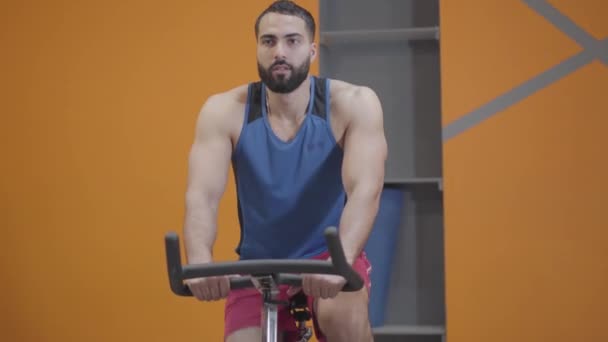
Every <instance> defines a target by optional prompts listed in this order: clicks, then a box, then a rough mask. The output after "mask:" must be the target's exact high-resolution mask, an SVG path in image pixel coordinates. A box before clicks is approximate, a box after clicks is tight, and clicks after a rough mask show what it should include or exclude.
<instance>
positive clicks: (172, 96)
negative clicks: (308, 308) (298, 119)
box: [0, 0, 318, 342]
mask: <svg viewBox="0 0 608 342" xmlns="http://www.w3.org/2000/svg"><path fill="white" fill-rule="evenodd" d="M269 3H270V0H265V1H255V2H254V1H239V2H222V1H213V2H208V1H178V2H175V3H171V4H169V3H168V2H161V1H128V2H125V1H115V0H113V1H104V2H92V1H88V2H83V1H59V2H57V1H55V2H49V1H40V0H32V1H23V2H17V1H12V2H10V3H8V4H5V5H4V6H3V9H2V11H1V12H0V43H1V46H2V54H0V59H1V60H0V61H1V63H0V65H1V66H0V68H2V70H1V71H2V81H0V82H1V83H0V84H1V88H0V96H1V101H0V106H1V108H2V126H1V127H2V134H1V135H0V152H1V155H2V177H1V178H0V189H1V194H2V205H1V206H0V208H1V212H0V214H1V215H0V217H1V223H0V225H1V226H2V248H0V253H1V254H0V260H1V261H0V262H1V263H2V270H3V271H2V276H1V281H0V286H1V288H0V302H1V303H2V315H3V318H2V319H0V340H2V341H37V342H38V341H45V342H46V341H89V342H94V341H104V342H107V341H149V342H152V341H169V340H171V341H177V340H180V341H219V340H221V336H222V332H223V302H216V303H212V304H201V303H198V302H196V301H195V300H193V299H191V298H187V299H185V298H180V297H177V296H174V295H173V294H172V293H171V292H170V290H169V287H168V281H167V276H166V269H165V260H164V257H165V256H164V244H163V237H164V234H165V233H166V232H167V231H169V230H175V231H178V232H180V233H181V226H182V218H183V208H184V203H183V200H184V190H185V180H186V169H187V153H188V149H189V147H190V143H191V141H192V137H193V132H194V122H195V119H196V114H197V113H198V110H199V109H200V106H201V105H202V103H203V101H204V100H205V99H206V98H207V97H208V96H209V95H210V94H212V93H213V92H216V91H220V90H224V89H227V88H229V87H232V86H235V85H237V84H240V83H244V82H248V81H251V80H254V79H256V78H257V72H256V67H255V43H254V35H253V24H254V20H255V17H256V16H257V14H258V13H259V12H260V11H261V10H262V9H263V8H264V7H265V6H266V5H267V4H269ZM299 3H301V4H302V5H304V6H306V7H308V8H309V9H310V10H311V12H313V13H314V14H315V16H316V13H317V11H318V9H317V6H318V5H317V2H316V1H313V0H303V1H300V2H299ZM222 18H223V19H222ZM316 70H317V64H315V65H314V66H313V72H316ZM219 225H220V227H221V230H220V233H219V241H218V245H217V248H216V252H215V253H216V255H217V258H219V259H224V260H228V259H234V258H235V255H234V252H233V249H234V246H235V244H236V242H237V240H238V227H237V218H236V208H235V198H234V184H233V183H232V182H231V183H230V184H229V185H228V187H227V193H226V196H225V197H224V200H223V201H222V203H221V208H220V216H219ZM182 248H183V244H182Z"/></svg>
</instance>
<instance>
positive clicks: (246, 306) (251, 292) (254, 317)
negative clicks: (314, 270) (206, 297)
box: [224, 252, 371, 342]
mask: <svg viewBox="0 0 608 342" xmlns="http://www.w3.org/2000/svg"><path fill="white" fill-rule="evenodd" d="M328 257H329V253H327V252H325V253H322V254H320V255H317V256H315V257H313V258H312V259H321V260H324V259H327V258H328ZM353 268H354V269H355V271H357V273H359V275H360V276H361V278H362V279H363V281H364V284H365V287H366V288H367V291H368V293H369V289H370V285H371V284H370V279H369V275H370V271H371V264H370V262H369V260H367V257H366V255H365V252H362V253H361V255H360V256H359V257H358V258H357V260H355V263H354V264H353ZM288 288H289V286H287V285H281V286H280V295H279V300H283V301H284V300H287V299H288V297H287V289H288ZM308 310H310V312H311V313H312V321H313V326H314V331H315V336H316V337H317V340H318V341H319V342H325V336H324V335H323V333H322V331H321V330H320V329H319V325H318V323H317V320H316V316H315V311H314V307H313V298H312V297H308ZM277 316H278V320H279V322H278V330H279V331H282V332H283V333H284V334H285V337H286V339H285V341H296V338H297V332H298V330H297V325H296V321H295V319H294V318H293V317H292V316H291V314H290V313H289V308H288V307H287V306H285V305H280V306H279V310H278V314H277ZM261 319H262V296H261V294H260V292H259V291H258V290H257V289H254V288H250V289H240V290H232V291H230V294H229V295H228V298H227V299H226V308H225V317H224V320H225V327H224V336H225V337H224V339H225V338H226V337H227V336H229V335H230V334H232V333H233V332H235V331H237V330H240V329H243V328H248V327H260V325H261ZM292 336H293V337H292Z"/></svg>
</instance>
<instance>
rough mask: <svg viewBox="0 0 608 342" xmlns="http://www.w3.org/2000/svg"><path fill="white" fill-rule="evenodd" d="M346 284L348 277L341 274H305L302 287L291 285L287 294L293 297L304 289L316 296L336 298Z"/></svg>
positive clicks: (308, 293)
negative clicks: (345, 277)
mask: <svg viewBox="0 0 608 342" xmlns="http://www.w3.org/2000/svg"><path fill="white" fill-rule="evenodd" d="M345 284H346V279H344V277H342V276H339V275H333V274H303V275H302V287H301V288H300V287H290V288H289V290H288V291H287V295H288V296H289V297H291V296H293V295H294V294H296V293H298V292H299V291H300V290H302V291H304V294H306V295H307V296H311V297H314V298H323V299H327V298H334V297H335V296H337V295H338V293H340V291H342V288H343V287H344V285H345Z"/></svg>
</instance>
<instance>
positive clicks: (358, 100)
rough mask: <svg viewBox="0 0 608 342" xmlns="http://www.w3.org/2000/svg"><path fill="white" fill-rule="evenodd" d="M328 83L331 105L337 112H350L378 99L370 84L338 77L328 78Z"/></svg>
mask: <svg viewBox="0 0 608 342" xmlns="http://www.w3.org/2000/svg"><path fill="white" fill-rule="evenodd" d="M329 84H330V98H331V106H332V108H333V109H334V111H336V112H338V113H341V112H347V113H348V112H352V111H353V110H356V109H357V108H364V107H367V106H369V105H373V104H374V103H376V102H378V101H379V99H378V96H377V94H376V92H375V91H374V89H372V88H371V87H370V86H367V85H361V84H355V83H351V82H347V81H343V80H338V79H330V82H329Z"/></svg>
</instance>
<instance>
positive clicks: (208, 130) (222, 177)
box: [186, 106, 232, 205]
mask: <svg viewBox="0 0 608 342" xmlns="http://www.w3.org/2000/svg"><path fill="white" fill-rule="evenodd" d="M225 126H226V125H225V124H224V123H222V122H221V117H220V116H219V115H218V113H216V112H213V111H212V109H209V108H207V106H205V107H204V108H203V109H202V110H201V113H200V114H199V118H198V120H197V124H196V134H195V139H194V142H193V144H192V147H191V148H190V153H189V157H188V186H187V193H186V196H187V199H188V200H189V201H196V200H207V201H209V203H210V204H212V205H216V204H217V202H218V201H219V200H220V198H221V196H222V194H223V193H224V189H225V186H226V181H227V178H228V171H229V168H230V158H231V153H232V143H231V140H230V136H229V134H228V131H227V130H226V129H224V127H225Z"/></svg>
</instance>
